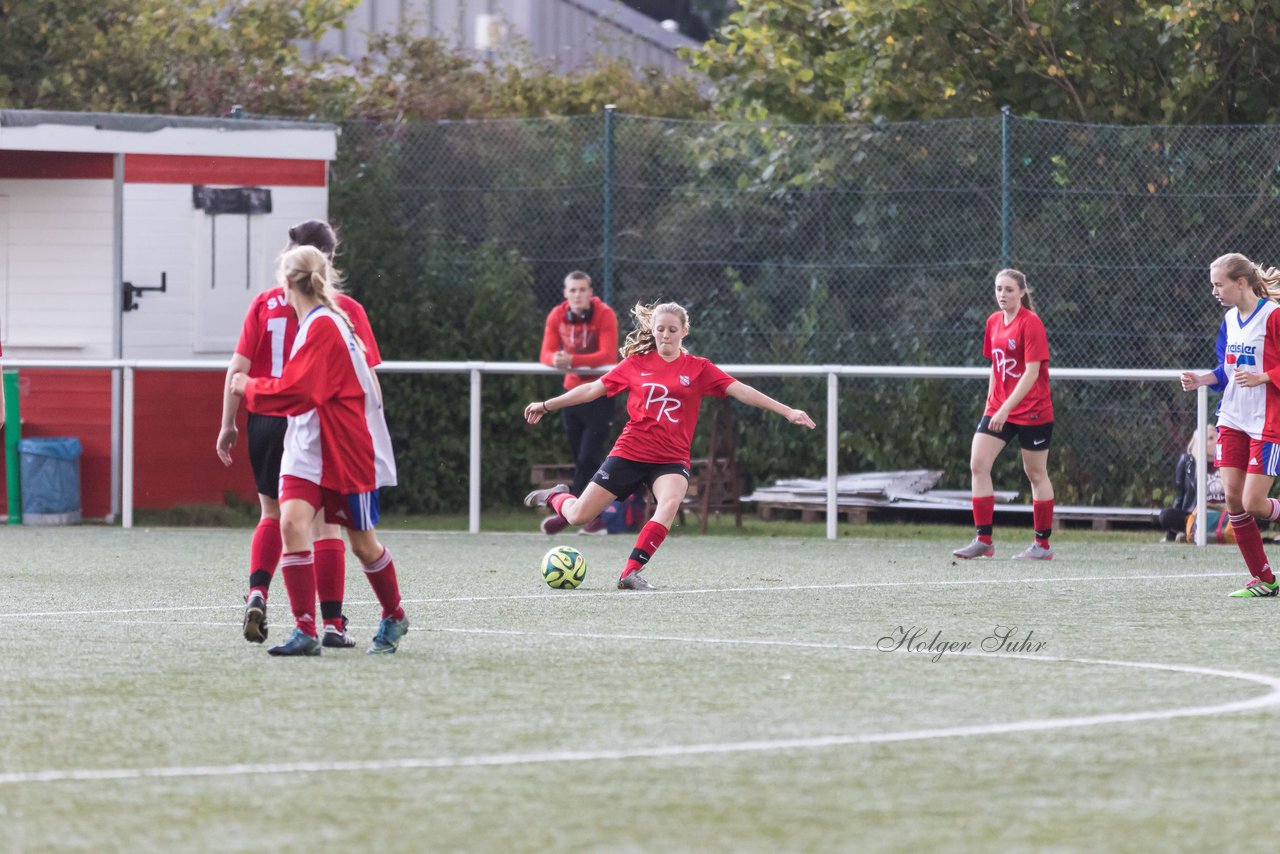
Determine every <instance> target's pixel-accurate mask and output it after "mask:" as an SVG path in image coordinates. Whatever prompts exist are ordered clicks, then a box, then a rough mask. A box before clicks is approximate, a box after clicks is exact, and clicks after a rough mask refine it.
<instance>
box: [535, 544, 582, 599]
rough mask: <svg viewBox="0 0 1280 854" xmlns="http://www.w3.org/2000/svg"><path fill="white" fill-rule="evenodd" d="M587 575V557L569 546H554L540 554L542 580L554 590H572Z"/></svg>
mask: <svg viewBox="0 0 1280 854" xmlns="http://www.w3.org/2000/svg"><path fill="white" fill-rule="evenodd" d="M586 577H587V559H586V558H585V557H583V556H582V552H580V551H578V550H577V549H574V548H570V547H569V546H556V547H555V548H553V549H552V550H551V551H549V552H547V553H546V554H545V555H543V556H542V580H543V581H545V582H547V586H548V587H554V588H555V589H556V590H572V589H573V588H575V587H577V586H578V585H579V584H581V583H582V579H584V578H586Z"/></svg>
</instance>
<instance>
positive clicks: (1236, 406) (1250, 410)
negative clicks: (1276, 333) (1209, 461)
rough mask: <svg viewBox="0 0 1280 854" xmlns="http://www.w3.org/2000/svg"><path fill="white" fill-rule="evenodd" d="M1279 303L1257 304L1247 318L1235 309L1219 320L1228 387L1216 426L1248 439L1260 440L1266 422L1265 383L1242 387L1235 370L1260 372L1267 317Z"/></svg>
mask: <svg viewBox="0 0 1280 854" xmlns="http://www.w3.org/2000/svg"><path fill="white" fill-rule="evenodd" d="M1277 309H1280V304H1277V303H1275V302H1272V301H1271V300H1269V299H1263V300H1259V301H1258V306H1257V307H1256V308H1255V309H1254V310H1253V313H1252V314H1250V315H1249V316H1248V317H1241V316H1240V312H1239V310H1238V309H1234V308H1232V309H1230V310H1228V311H1227V315H1226V317H1224V318H1223V319H1222V327H1223V329H1224V330H1225V331H1226V339H1227V345H1226V348H1225V351H1224V353H1223V357H1222V368H1223V370H1224V371H1225V373H1226V380H1227V387H1226V389H1224V390H1223V392H1222V403H1221V404H1220V405H1219V407H1218V426H1219V427H1231V428H1234V429H1236V430H1240V431H1242V432H1244V433H1248V434H1249V436H1250V437H1251V438H1254V439H1261V438H1262V427H1263V425H1264V424H1265V423H1266V420H1267V388H1266V384H1265V383H1264V384H1263V385H1257V386H1254V387H1253V388H1244V387H1243V386H1240V385H1238V384H1237V383H1236V381H1235V377H1234V374H1235V372H1236V371H1237V370H1244V371H1248V372H1249V373H1252V374H1260V373H1262V354H1263V349H1264V347H1265V346H1266V336H1267V318H1268V317H1270V316H1271V313H1272V312H1273V311H1276V310H1277Z"/></svg>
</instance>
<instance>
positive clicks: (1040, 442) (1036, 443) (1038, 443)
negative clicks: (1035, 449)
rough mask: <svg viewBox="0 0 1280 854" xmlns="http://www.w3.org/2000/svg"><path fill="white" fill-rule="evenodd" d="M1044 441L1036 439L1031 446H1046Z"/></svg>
mask: <svg viewBox="0 0 1280 854" xmlns="http://www.w3.org/2000/svg"><path fill="white" fill-rule="evenodd" d="M1044 441H1045V440H1044V439H1035V440H1033V441H1032V442H1031V444H1033V445H1043V444H1044ZM974 500H975V501H976V500H977V499H976V498H975V499H974Z"/></svg>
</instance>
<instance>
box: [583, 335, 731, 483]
mask: <svg viewBox="0 0 1280 854" xmlns="http://www.w3.org/2000/svg"><path fill="white" fill-rule="evenodd" d="M601 381H602V382H604V387H605V390H606V391H607V392H608V394H609V396H610V397H613V396H614V395H615V394H618V393H619V392H623V391H629V392H630V394H629V395H628V396H627V415H628V416H629V417H630V419H631V420H630V421H628V422H627V424H626V426H625V427H623V428H622V435H621V436H619V437H618V441H617V442H616V443H615V444H614V446H613V450H612V451H610V453H611V454H612V455H613V456H618V457H623V458H625V459H628V460H633V461H635V462H638V463H681V464H683V465H685V466H688V465H689V448H690V447H691V446H692V445H693V429H694V427H696V426H697V425H698V407H699V406H700V405H701V404H702V398H703V397H704V396H706V395H711V396H712V397H724V396H725V391H726V389H728V388H729V386H731V385H733V383H734V382H735V380H734V378H733V377H731V376H729V375H728V374H726V373H725V372H724V371H722V370H720V369H719V368H717V367H716V366H715V365H713V364H711V362H710V360H708V359H703V358H701V357H700V356H691V355H689V354H688V353H681V354H680V355H679V356H677V357H676V358H675V359H674V360H672V361H670V362H667V361H665V360H664V359H663V358H662V357H661V356H659V355H658V353H657V352H656V351H653V350H651V351H649V352H648V353H643V354H640V355H636V356H628V357H627V358H625V359H623V360H622V362H621V363H619V365H618V366H617V367H615V368H614V369H613V370H611V371H609V373H607V374H605V375H604V376H603V377H601Z"/></svg>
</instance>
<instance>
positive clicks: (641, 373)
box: [640, 371, 653, 377]
mask: <svg viewBox="0 0 1280 854" xmlns="http://www.w3.org/2000/svg"><path fill="white" fill-rule="evenodd" d="M640 376H642V377H651V376H653V371H641V372H640Z"/></svg>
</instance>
